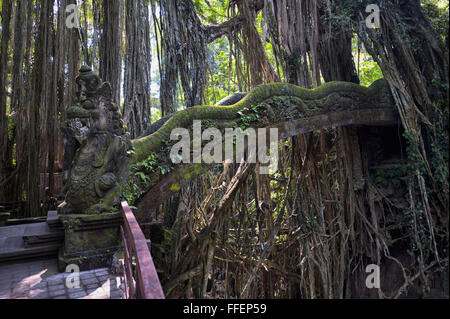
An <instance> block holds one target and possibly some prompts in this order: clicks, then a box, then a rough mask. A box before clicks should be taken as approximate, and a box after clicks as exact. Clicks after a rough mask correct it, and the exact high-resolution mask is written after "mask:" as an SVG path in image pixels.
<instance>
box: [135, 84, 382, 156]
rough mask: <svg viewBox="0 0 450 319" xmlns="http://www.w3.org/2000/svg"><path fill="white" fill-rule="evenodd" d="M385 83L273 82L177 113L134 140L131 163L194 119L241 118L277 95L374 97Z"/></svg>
mask: <svg viewBox="0 0 450 319" xmlns="http://www.w3.org/2000/svg"><path fill="white" fill-rule="evenodd" d="M385 85H386V84H385V81H384V80H379V81H376V82H374V83H373V84H372V85H371V86H370V87H369V88H366V87H363V86H360V85H358V84H355V83H349V82H328V83H325V84H323V85H322V86H320V87H318V88H316V89H305V88H302V87H299V86H296V85H293V84H288V83H269V84H264V85H260V86H258V87H256V88H255V89H253V91H252V92H250V93H249V94H248V95H247V96H246V97H245V98H243V99H242V100H241V101H239V102H238V103H236V104H234V105H229V106H217V105H201V106H195V107H191V108H188V109H185V110H183V111H181V112H179V113H177V114H176V115H174V116H173V117H172V118H171V119H169V120H168V121H167V122H166V123H165V124H164V125H163V126H162V127H161V128H160V129H159V130H158V131H156V132H155V133H153V134H151V135H149V136H145V137H142V138H139V139H136V140H133V141H132V144H133V147H134V150H135V153H134V154H131V162H132V163H137V162H140V161H142V160H143V159H145V158H146V157H147V156H148V154H150V153H152V152H158V151H159V150H160V149H161V147H162V145H163V144H164V142H166V143H167V142H168V141H169V140H170V133H171V132H172V130H173V129H175V128H177V127H188V126H189V125H190V124H191V123H192V121H193V120H194V119H196V120H214V119H220V120H235V119H238V118H239V114H238V112H240V111H241V112H242V110H243V109H244V108H248V109H251V108H252V106H254V105H257V104H259V103H262V102H264V101H265V100H267V99H269V98H272V97H276V96H281V97H295V98H298V99H301V100H303V101H304V102H306V101H311V100H320V99H322V98H325V97H327V96H328V95H330V94H332V93H336V92H340V93H345V92H349V93H358V94H361V95H365V96H367V97H373V96H376V94H379V90H380V87H383V86H385ZM311 107H315V106H311Z"/></svg>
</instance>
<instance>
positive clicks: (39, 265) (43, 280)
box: [0, 259, 124, 299]
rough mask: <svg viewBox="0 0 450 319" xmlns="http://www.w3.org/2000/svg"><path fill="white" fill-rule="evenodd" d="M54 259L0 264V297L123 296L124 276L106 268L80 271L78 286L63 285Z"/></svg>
mask: <svg viewBox="0 0 450 319" xmlns="http://www.w3.org/2000/svg"><path fill="white" fill-rule="evenodd" d="M68 275H69V273H58V270H57V260H56V259H41V260H34V261H28V262H20V263H9V264H0V299H124V284H123V279H122V277H121V276H119V275H114V274H111V273H110V272H109V270H108V269H107V268H102V269H94V270H89V271H83V272H80V285H79V287H78V288H68V287H67V285H66V284H65V282H66V278H67V276H68Z"/></svg>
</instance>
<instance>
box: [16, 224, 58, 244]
mask: <svg viewBox="0 0 450 319" xmlns="http://www.w3.org/2000/svg"><path fill="white" fill-rule="evenodd" d="M22 238H23V242H24V246H25V248H28V247H34V246H36V245H46V244H58V243H59V244H60V245H61V244H62V241H63V240H64V231H63V230H62V229H51V228H50V227H49V226H48V225H47V223H37V224H29V225H27V227H26V229H25V232H24V234H23V236H22Z"/></svg>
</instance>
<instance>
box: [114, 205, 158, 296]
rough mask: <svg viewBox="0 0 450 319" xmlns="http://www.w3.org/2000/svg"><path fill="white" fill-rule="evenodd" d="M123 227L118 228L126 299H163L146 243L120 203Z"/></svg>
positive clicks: (125, 208)
mask: <svg viewBox="0 0 450 319" xmlns="http://www.w3.org/2000/svg"><path fill="white" fill-rule="evenodd" d="M121 208H122V215H123V220H124V223H123V226H120V232H121V234H122V240H123V243H124V245H123V246H124V265H123V266H124V267H123V268H124V269H123V270H124V279H125V280H124V281H125V288H126V289H125V295H126V298H127V299H164V298H165V297H164V292H163V290H162V287H161V283H160V282H159V278H158V273H157V272H156V269H155V265H154V263H153V259H152V256H151V254H150V250H149V248H148V245H147V243H148V241H147V239H146V238H145V237H144V234H143V233H142V230H141V228H140V227H139V224H138V222H137V220H136V217H135V216H134V214H133V212H132V211H131V208H130V207H129V206H128V203H127V202H126V201H123V202H122V203H121Z"/></svg>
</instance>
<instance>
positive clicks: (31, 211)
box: [0, 0, 449, 298]
mask: <svg viewBox="0 0 450 319" xmlns="http://www.w3.org/2000/svg"><path fill="white" fill-rule="evenodd" d="M374 3H375V4H377V5H379V6H380V8H381V13H380V17H381V21H380V27H379V28H368V27H367V25H366V23H365V19H366V17H367V16H368V15H369V13H367V12H366V7H367V6H368V5H370V4H374ZM73 4H77V5H78V6H79V25H76V23H75V22H77V21H76V20H73V19H72V20H70V19H71V17H72V18H73V15H72V16H71V14H72V13H73V12H72V11H71V10H68V9H70V8H72V6H71V5H73ZM0 8H1V21H0V24H1V46H0V53H1V56H0V156H1V161H0V203H5V205H9V206H10V207H12V209H13V210H15V217H17V218H23V217H36V216H42V215H45V209H46V208H48V207H47V206H46V203H47V201H48V197H49V196H54V197H57V196H60V195H63V191H64V190H63V179H64V176H63V171H64V135H63V132H62V131H61V130H60V123H62V122H63V121H64V120H65V109H67V107H68V106H70V105H72V104H73V103H75V100H76V96H75V92H76V83H75V78H76V76H77V75H78V70H79V69H80V67H81V66H82V65H88V66H90V67H92V68H93V69H94V70H95V71H97V72H98V73H99V75H100V77H101V79H102V80H103V81H108V82H110V83H111V86H112V89H113V95H114V102H115V103H117V104H119V105H120V108H121V110H122V114H123V117H124V121H125V123H126V125H127V127H128V130H129V132H130V134H131V137H132V138H136V137H138V136H140V135H141V134H143V133H144V132H146V130H147V129H148V128H149V127H150V126H151V124H152V123H154V122H155V121H157V120H158V119H160V118H161V117H163V116H166V115H168V114H171V113H173V112H175V111H177V110H181V109H183V108H187V107H192V106H195V105H201V104H215V103H217V102H218V101H219V100H221V99H222V98H224V97H226V96H228V95H229V94H231V93H233V92H238V91H240V92H248V91H249V90H251V89H252V88H254V87H255V86H257V85H259V84H261V83H270V82H279V81H284V82H289V83H292V84H296V85H299V86H302V87H305V88H315V87H318V86H320V85H321V84H323V83H325V82H330V81H351V82H357V83H360V84H361V85H363V86H369V85H370V84H371V83H373V82H374V81H375V80H377V79H379V78H381V77H384V78H385V79H386V80H387V81H388V83H389V86H390V88H391V92H392V95H393V97H394V100H395V104H396V107H397V111H398V113H399V116H400V124H399V126H398V127H383V128H379V127H368V128H337V129H327V130H323V131H320V132H314V133H310V134H306V135H302V136H298V137H294V138H289V139H287V140H286V141H283V142H282V143H280V150H281V158H280V165H279V168H278V171H277V173H276V174H274V175H270V176H265V175H259V174H258V173H257V169H254V168H253V167H242V166H241V167H239V166H238V165H236V166H234V165H230V166H229V167H225V168H223V167H217V168H216V169H214V170H212V171H210V172H209V173H208V174H204V175H203V176H201V177H200V178H198V179H197V180H195V181H193V182H191V183H190V184H189V186H186V187H184V188H182V189H181V190H180V192H179V194H178V195H177V196H174V197H173V198H172V199H171V200H169V201H167V202H166V203H164V204H163V205H162V206H161V207H160V209H159V210H158V211H156V212H153V213H152V214H151V215H150V216H149V215H145V214H144V213H142V214H141V215H142V216H140V219H141V222H142V226H143V227H144V228H145V227H146V226H148V227H149V228H151V229H153V232H152V236H155V234H159V236H156V237H154V238H152V240H153V242H154V245H153V246H152V247H153V248H152V249H153V251H152V253H153V255H154V256H155V262H156V263H157V266H158V268H159V269H160V270H161V272H162V273H163V274H164V275H163V276H162V278H164V279H162V281H163V285H164V289H165V293H166V295H168V296H170V297H192V296H195V297H200V298H201V297H206V296H212V297H217V296H223V297H253V298H257V297H266V298H273V297H298V298H300V297H301V298H346V297H380V298H383V297H386V298H390V297H400V296H413V297H424V296H427V295H433V294H434V295H435V296H439V295H440V294H441V295H442V294H444V295H447V296H448V208H449V193H448V191H449V187H448V150H449V146H448V83H449V81H448V2H447V1H439V0H424V1H418V0H409V1H408V0H383V1H379V0H377V1H375V0H369V1H367V0H342V1H338V0H278V1H270V0H225V1H221V0H164V1H157V0H150V1H147V0H139V1H131V0H108V1H101V0H85V1H76V0H39V1H33V0H0ZM68 19H69V20H68ZM68 21H69V24H68ZM74 23H75V26H74ZM233 183H234V184H233ZM231 184H233V187H234V188H233V189H232V190H230V187H228V188H227V185H228V186H230V185H231ZM47 187H48V190H47V192H46V191H45V188H47ZM235 189H237V190H238V191H235ZM225 197H226V199H227V202H226V205H224V207H222V206H220V205H219V206H220V207H219V209H222V210H223V214H222V215H221V216H222V217H221V220H220V222H219V223H218V226H217V229H216V230H215V232H214V236H211V238H210V239H209V240H207V241H206V242H205V243H203V244H202V245H194V244H192V243H194V242H196V241H195V237H196V236H197V235H198V234H199V233H201V231H202V229H204V228H205V225H206V220H207V218H208V215H209V214H212V213H214V209H216V210H217V209H218V208H217V207H218V206H217V205H218V203H223V201H221V199H223V198H225ZM211 207H216V208H211ZM155 229H158V230H159V232H158V231H155ZM370 263H374V264H378V265H382V267H383V273H384V274H387V275H386V276H384V278H385V279H384V282H383V287H386V289H385V290H384V292H383V291H382V290H376V292H367V291H366V290H364V289H363V287H364V276H365V271H364V270H365V265H367V264H370ZM358 278H360V280H359V279H358ZM361 278H362V279H361ZM445 283H447V284H445ZM373 294H375V295H373Z"/></svg>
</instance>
